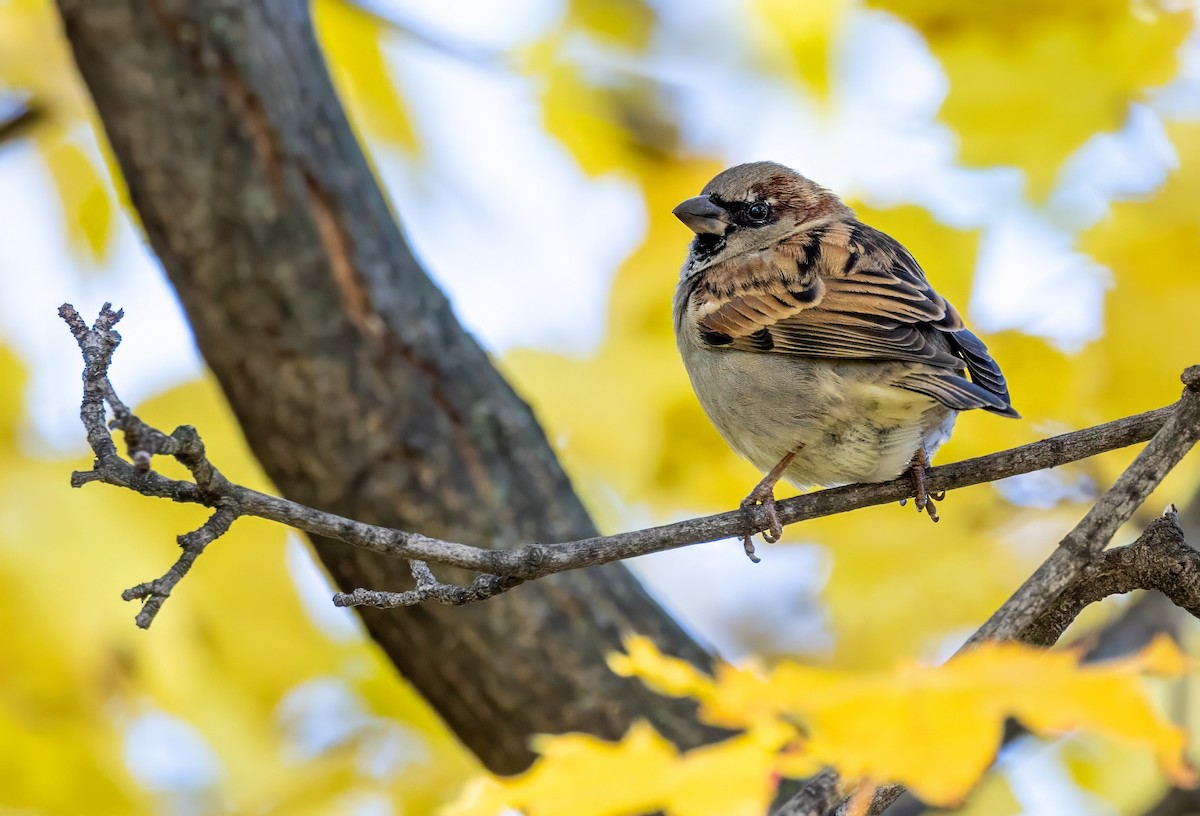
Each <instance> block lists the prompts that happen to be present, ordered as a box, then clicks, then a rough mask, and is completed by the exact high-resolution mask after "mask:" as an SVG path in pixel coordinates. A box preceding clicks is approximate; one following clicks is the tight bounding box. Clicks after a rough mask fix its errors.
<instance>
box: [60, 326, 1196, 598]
mask: <svg viewBox="0 0 1200 816" xmlns="http://www.w3.org/2000/svg"><path fill="white" fill-rule="evenodd" d="M60 314H61V315H62V317H63V319H64V320H65V321H66V322H67V324H68V326H70V328H71V331H72V334H74V336H75V338H76V341H77V342H78V343H79V345H80V349H81V350H82V351H83V356H84V361H85V370H84V402H83V407H82V409H81V412H80V416H81V419H82V420H83V423H84V426H85V428H86V429H87V434H88V442H89V444H90V445H91V447H92V450H93V451H94V452H95V454H96V463H95V466H94V468H93V470H91V471H85V472H79V473H76V474H74V475H73V476H72V484H73V485H74V486H76V487H79V486H82V485H84V484H87V483H90V482H94V481H99V482H104V483H105V484H110V485H115V486H118V487H124V488H127V489H130V490H134V491H136V492H138V493H141V494H142V495H145V496H151V497H157V498H168V499H171V500H173V501H177V502H189V503H195V504H202V505H206V506H209V507H213V508H221V509H222V510H223V512H224V513H225V514H226V515H224V516H222V519H225V518H226V517H228V522H229V523H228V524H223V528H224V529H228V526H229V524H232V522H233V521H234V520H236V518H237V517H239V516H257V517H260V518H265V519H269V520H272V521H276V522H279V523H282V524H287V525H289V526H292V527H295V528H297V529H299V530H303V531H305V532H308V533H312V534H314V535H319V536H324V537H327V538H332V539H336V540H338V541H342V542H344V543H347V544H351V545H353V546H356V547H362V548H364V549H367V550H371V551H373V552H378V553H382V554H385V555H390V556H393V557H397V558H405V559H408V560H410V561H417V562H422V563H423V564H425V565H428V564H441V565H445V566H454V567H462V568H466V569H469V570H473V571H475V572H477V573H480V575H479V576H478V577H477V578H476V579H475V580H474V581H472V582H471V583H469V584H467V585H465V586H455V585H450V584H443V583H440V582H438V581H437V580H436V579H433V578H432V573H428V575H427V577H421V576H419V577H418V580H417V586H416V587H415V588H414V589H412V590H409V591H406V592H380V591H374V590H367V589H359V590H355V591H354V592H349V593H344V594H339V595H338V596H337V597H336V599H335V602H336V603H338V604H339V605H355V604H370V605H379V606H398V605H399V606H405V605H412V604H417V603H424V602H427V601H433V602H438V603H446V604H465V603H473V602H475V601H480V600H484V599H486V598H489V597H492V596H494V595H497V594H500V593H502V592H506V591H508V590H509V589H512V588H513V587H515V586H517V585H519V584H520V583H522V582H524V581H529V580H533V579H536V578H540V577H543V576H546V575H551V574H553V573H558V572H564V571H566V570H573V569H580V568H582V567H588V566H594V565H597V564H604V563H608V562H610V561H616V560H620V559H625V558H631V557H634V556H638V555H645V554H648V553H653V552H661V551H663V550H669V549H675V548H678V547H684V546H688V545H691V544H699V543H703V542H707V541H715V540H718V539H723V538H731V537H735V536H741V535H743V534H745V533H747V532H759V531H761V530H763V529H765V527H766V523H767V522H766V518H765V517H764V516H765V514H764V513H763V512H762V511H761V508H755V509H751V510H734V511H731V512H727V513H719V514H716V515H712V516H705V517H701V518H695V519H688V520H685V521H679V522H675V523H673V524H667V525H662V526H658V527H651V528H648V529H644V530H635V531H632V532H627V533H620V534H617V535H612V536H598V537H594V538H587V539H581V540H578V541H571V542H566V543H561V544H541V543H532V544H527V545H525V546H522V547H517V548H515V549H511V550H491V549H487V548H485V547H476V546H471V545H468V544H462V543H457V542H451V541H443V540H440V539H436V538H430V537H428V536H424V535H421V534H420V533H413V532H407V531H404V530H395V529H389V528H385V527H379V526H376V525H371V524H365V523H362V522H358V521H355V520H353V519H348V518H345V517H343V516H338V515H336V514H333V513H326V512H322V511H319V510H315V509H313V508H311V507H307V506H305V505H302V504H298V503H296V502H292V501H288V500H286V499H281V498H278V497H275V496H270V495H267V494H265V493H260V492H258V491H255V490H250V489H249V488H246V487H243V486H241V485H237V484H234V483H232V482H229V481H228V480H227V479H225V477H224V476H222V475H221V474H220V472H219V471H218V470H217V469H216V468H215V467H214V466H213V465H212V463H211V461H210V460H209V459H208V457H207V455H206V453H205V451H204V445H203V443H202V442H201V440H200V437H199V434H198V433H197V432H196V430H195V429H194V428H192V427H190V426H186V425H185V426H181V427H179V428H176V429H175V430H174V431H173V432H172V433H170V434H165V433H162V432H161V431H159V430H157V429H154V428H152V427H150V426H148V425H146V424H145V423H144V422H142V421H141V420H140V419H138V418H137V416H136V415H134V414H133V413H132V412H131V411H129V409H128V408H127V407H126V406H125V405H124V404H123V403H122V402H121V401H120V399H119V398H118V397H117V395H116V393H115V391H114V389H113V387H112V384H111V382H110V381H109V379H108V366H109V364H110V362H111V359H112V354H113V352H114V351H115V350H116V347H117V344H118V343H119V342H120V335H118V334H117V333H116V332H115V331H112V326H113V325H115V323H116V322H117V320H119V319H120V314H121V313H120V312H113V311H112V310H111V308H110V307H109V306H108V305H107V304H106V306H105V308H104V309H103V310H102V311H101V314H100V317H99V319H98V320H97V321H96V324H95V325H94V326H93V327H91V328H89V327H88V326H87V325H86V324H85V323H84V321H83V319H82V318H80V317H79V315H78V313H77V312H76V311H75V309H74V308H73V307H71V306H70V305H69V304H68V305H64V306H63V307H62V309H60ZM1192 371H1196V372H1197V373H1200V369H1189V372H1192ZM1194 402H1195V400H1191V401H1189V400H1186V399H1185V400H1184V401H1182V402H1181V403H1177V404H1176V405H1174V406H1168V407H1165V408H1160V409H1158V410H1155V411H1149V412H1146V413H1144V414H1138V415H1136V416H1131V417H1126V418H1124V419H1119V420H1116V421H1113V422H1108V423H1105V424H1103V425H1098V426H1096V427H1093V428H1088V429H1085V430H1081V431H1075V432H1073V433H1068V434H1063V435H1061V436H1057V437H1052V438H1050V439H1045V440H1042V441H1040V442H1034V443H1032V444H1029V445H1023V446H1021V447H1018V448H1013V449H1011V450H1007V451H1002V452H999V453H994V454H990V455H988V456H982V457H978V458H976V459H969V460H966V461H963V462H956V463H953V464H949V465H943V466H941V467H936V468H933V469H931V470H930V471H929V476H928V480H927V482H928V488H929V490H930V491H932V492H938V491H943V490H953V489H956V488H960V487H966V486H969V485H974V484H980V483H983V482H989V481H995V480H997V479H1003V478H1007V477H1010V476H1015V475H1019V474H1022V473H1030V472H1032V471H1035V470H1041V469H1044V468H1049V467H1054V466H1057V465H1061V464H1065V463H1068V462H1074V461H1078V460H1080V459H1085V458H1087V457H1089V456H1094V455H1096V454H1098V453H1103V452H1105V451H1109V450H1114V449H1116V448H1121V447H1125V446H1128V445H1132V444H1136V443H1138V442H1143V441H1145V440H1147V439H1150V438H1151V437H1152V436H1153V435H1154V434H1155V433H1156V432H1158V431H1160V429H1162V428H1163V427H1164V426H1169V427H1170V428H1171V429H1172V430H1171V433H1172V434H1174V433H1175V432H1176V430H1177V429H1178V427H1179V426H1180V425H1181V423H1182V424H1184V425H1186V424H1187V423H1188V422H1190V421H1192V420H1191V419H1190V417H1191V416H1192V414H1193V413H1194V412H1195V406H1194V405H1193V403H1194ZM105 403H107V404H108V405H109V407H110V408H111V409H112V411H113V417H114V418H113V421H112V428H114V429H116V430H120V431H122V432H123V433H124V435H125V442H126V450H127V454H128V456H129V458H130V459H131V460H132V462H131V461H127V460H126V459H124V458H122V457H121V456H120V455H118V453H117V449H116V446H115V444H114V443H113V440H112V436H111V433H110V429H109V426H108V425H106V424H105V410H104V404H105ZM1185 408H1186V409H1187V414H1186V416H1184V417H1183V419H1176V415H1177V414H1179V413H1180V412H1181V411H1183V410H1184V409H1185ZM1160 435H1161V434H1160ZM1161 449H1162V446H1161V445H1159V446H1158V447H1155V448H1154V451H1155V453H1154V454H1153V455H1154V460H1155V461H1156V462H1158V466H1157V467H1159V468H1161V467H1168V465H1167V464H1166V460H1165V459H1162V456H1161V455H1160V453H1161ZM1147 450H1150V448H1147ZM156 455H167V456H172V457H174V458H175V459H177V460H178V461H179V462H181V463H182V464H183V465H184V466H185V467H187V468H188V470H189V471H190V472H191V474H192V478H193V480H194V481H183V480H175V479H169V478H167V477H165V476H163V475H161V474H159V473H156V472H154V471H153V470H152V469H150V463H151V461H152V459H153V457H154V456H156ZM1180 455H1182V454H1180ZM1145 456H1146V452H1143V454H1142V456H1140V457H1139V459H1138V461H1142V460H1143V457H1145ZM1160 460H1161V461H1160ZM1156 472H1157V471H1156ZM1163 472H1165V470H1164V471H1163ZM1159 478H1161V476H1160V477H1159ZM1118 487H1120V493H1121V495H1122V496H1126V494H1128V497H1127V498H1126V499H1125V500H1124V502H1123V505H1122V506H1123V507H1124V506H1125V505H1128V504H1130V503H1131V502H1132V501H1134V498H1135V497H1136V491H1135V492H1134V493H1130V492H1129V490H1128V489H1127V488H1126V486H1125V483H1123V482H1119V483H1118V485H1117V486H1114V490H1117V488H1118ZM1143 487H1144V485H1143ZM1139 489H1140V488H1139ZM912 490H913V488H912V482H911V480H910V479H908V478H907V477H902V478H899V479H895V480H893V481H890V482H883V483H878V484H861V485H849V486H846V487H840V488H834V489H831V490H823V491H819V492H816V493H810V494H807V495H804V496H797V497H794V498H791V499H786V500H784V501H781V502H779V504H778V513H779V517H780V519H781V520H782V521H783V523H784V524H795V523H796V522H799V521H804V520H807V519H813V518H819V517H822V516H828V515H833V514H836V513H843V512H846V511H849V510H855V509H858V508H861V507H869V506H872V505H877V504H886V503H890V502H895V501H899V500H900V499H904V498H910V497H912ZM1111 492H1112V491H1110V493H1111ZM1128 512H1132V508H1129V510H1128ZM1089 517H1090V516H1089ZM214 518H216V517H215V516H214ZM211 521H212V520H211V519H210V522H211ZM204 529H205V528H201V530H204ZM1114 529H1115V528H1114ZM201 530H198V531H196V533H193V534H192V535H197V534H199V533H200V532H201ZM222 531H223V530H222ZM1109 536H1111V531H1110V532H1109ZM213 537H214V538H215V536H213ZM209 541H211V538H208V539H207V540H206V541H205V542H204V544H205V545H207V543H208V542H209ZM202 549H203V547H200V548H199V550H197V551H196V552H195V555H198V554H199V551H200V550H202ZM185 557H186V552H185ZM1071 557H1074V556H1071ZM180 560H181V562H183V561H184V560H185V559H184V558H181V559H180ZM191 561H194V556H191V560H189V561H188V562H187V565H188V566H189V567H190V564H191ZM179 566H180V565H179V564H177V565H176V567H175V568H173V571H177V568H178V567H179ZM422 569H423V570H428V567H427V566H425V567H421V568H418V570H422ZM173 574H174V572H169V573H168V574H167V575H164V576H163V577H162V578H160V579H157V580H158V582H159V583H157V584H156V583H155V582H154V581H152V582H148V584H145V585H142V586H143V587H145V586H152V587H157V589H158V590H162V589H164V588H167V589H169V588H172V587H174V585H175V583H177V581H178V578H175V579H174V580H173V581H169V582H168V579H169V578H170V577H171V576H172V575H173ZM424 575H425V573H422V576H424ZM179 577H181V576H179ZM135 589H140V588H135ZM130 592H131V593H133V596H134V597H142V596H141V595H138V594H137V593H135V592H134V590H130ZM149 597H151V598H159V597H165V596H164V595H161V593H159V592H152V593H150V594H149ZM158 604H159V605H161V600H160V601H158ZM151 618H152V616H151Z"/></svg>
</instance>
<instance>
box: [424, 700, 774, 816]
mask: <svg viewBox="0 0 1200 816" xmlns="http://www.w3.org/2000/svg"><path fill="white" fill-rule="evenodd" d="M795 736H796V734H795V731H794V730H793V729H792V728H790V727H789V726H787V725H783V724H778V723H777V724H773V725H770V726H767V727H763V728H757V729H753V730H750V731H747V732H746V733H744V734H741V735H739V736H737V737H733V738H731V739H728V740H724V741H722V742H719V743H716V744H714V745H709V746H705V747H703V748H698V749H696V750H694V751H689V752H687V753H685V754H680V753H679V752H678V751H677V750H676V749H675V746H673V745H672V744H671V743H670V742H668V741H667V740H666V739H665V738H663V737H662V736H661V735H660V734H659V733H658V732H657V731H655V730H654V728H653V727H651V726H650V725H647V724H646V723H644V722H638V723H635V724H634V725H633V726H632V727H631V728H630V729H629V731H628V732H627V733H626V734H625V737H624V738H623V739H622V740H621V741H620V742H616V743H611V742H605V741H604V740H600V739H597V738H595V737H592V736H589V735H586V734H566V735H563V736H542V737H538V738H537V739H536V740H535V742H534V749H535V750H536V751H537V752H538V753H539V754H540V758H539V759H538V760H537V762H535V763H534V765H533V767H532V768H531V769H530V770H529V771H527V772H526V773H524V774H521V775H520V776H516V777H512V778H510V779H501V780H482V781H476V782H475V783H473V784H472V785H470V786H468V787H467V789H466V790H465V791H464V793H463V795H462V796H461V797H460V798H459V800H458V801H457V802H455V803H454V804H452V805H451V806H449V807H448V808H446V809H444V810H442V811H441V816H496V815H497V814H500V813H503V812H505V811H506V809H509V808H519V809H520V810H521V812H522V813H525V814H528V816H637V814H642V813H649V812H652V811H656V810H663V811H665V812H666V813H667V814H670V816H708V815H709V814H720V816H759V815H760V814H762V813H764V812H765V811H766V808H767V805H768V804H769V803H770V801H771V798H772V795H773V793H774V790H775V784H776V783H775V779H776V765H777V760H776V755H777V753H778V752H779V750H780V749H781V748H782V747H783V746H784V745H786V744H788V743H789V742H791V741H792V740H794V739H795Z"/></svg>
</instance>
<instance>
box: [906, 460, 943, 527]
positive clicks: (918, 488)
mask: <svg viewBox="0 0 1200 816" xmlns="http://www.w3.org/2000/svg"><path fill="white" fill-rule="evenodd" d="M927 470H929V456H928V455H927V454H926V453H925V448H923V447H922V448H917V452H916V453H914V454H913V458H912V462H911V463H909V466H908V472H909V475H910V476H912V481H913V490H914V491H915V497H916V498H915V502H916V505H917V512H918V513H919V512H921V511H922V510H924V511H925V512H926V513H928V514H929V517H930V518H931V519H933V520H934V521H940V519H939V517H938V514H937V505H936V504H934V500H937V501H941V500H942V499H944V498H946V491H944V490H939V491H937V492H935V493H930V492H929V489H928V488H927V487H926V482H925V479H926V471H927ZM900 504H904V502H900Z"/></svg>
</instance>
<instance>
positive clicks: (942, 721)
mask: <svg viewBox="0 0 1200 816" xmlns="http://www.w3.org/2000/svg"><path fill="white" fill-rule="evenodd" d="M635 645H636V646H637V651H638V654H637V656H636V657H635V658H631V659H630V660H629V661H628V662H627V663H625V664H622V665H623V668H624V669H626V670H627V671H628V672H629V673H632V674H634V675H636V676H644V677H647V678H649V681H650V684H651V687H652V688H660V687H661V685H662V684H663V677H664V676H666V677H673V676H674V675H675V673H677V672H678V670H679V667H678V666H677V665H676V662H677V661H674V660H673V659H671V658H666V657H664V656H662V655H661V654H660V653H658V652H657V650H656V649H654V647H653V645H652V644H650V643H649V641H638V642H636V644H635ZM1078 661H1079V656H1078V655H1077V654H1075V653H1073V652H1046V651H1043V650H1040V649H1034V648H1031V647H1028V646H1024V645H1021V644H1016V643H985V644H983V645H981V646H980V647H979V648H977V649H975V650H974V651H971V652H969V653H967V654H965V655H963V656H961V657H958V658H956V659H954V660H952V661H951V662H950V663H948V664H946V665H945V666H927V665H920V664H905V665H902V666H900V667H899V668H898V669H896V670H894V671H891V672H870V673H854V672H844V671H843V672H836V671H830V670H824V669H813V668H810V667H806V666H801V665H797V664H795V663H790V662H781V663H780V664H779V665H778V666H776V667H775V668H774V669H772V670H771V671H769V672H767V671H763V670H761V669H754V668H741V669H730V668H728V667H723V668H721V669H720V670H719V671H718V672H717V675H716V678H715V681H714V683H713V684H712V685H708V684H702V683H698V682H695V681H694V680H693V681H691V682H692V684H693V685H694V686H695V687H697V688H699V689H701V692H702V696H700V697H699V699H700V701H701V714H702V716H703V717H704V718H705V719H706V720H708V721H709V722H713V723H716V724H719V725H722V726H725V727H731V728H737V727H742V728H747V729H750V730H751V731H755V732H761V731H762V730H763V729H764V728H765V727H766V726H765V724H766V723H768V722H770V721H771V719H772V718H773V719H774V720H775V721H776V722H777V723H779V724H785V723H793V722H794V723H799V724H800V725H801V726H802V727H803V730H804V732H805V735H806V740H805V742H804V744H803V748H802V750H797V749H796V747H795V745H793V744H791V743H790V741H788V740H786V739H785V740H779V741H778V742H776V743H774V744H777V745H778V746H779V747H780V748H783V747H788V748H789V751H788V753H787V755H786V756H785V757H784V758H782V760H781V763H780V765H779V766H778V767H779V769H780V770H781V771H785V772H795V771H797V770H800V769H802V768H803V769H807V768H809V767H811V766H812V765H813V764H814V763H818V764H827V765H831V766H833V767H835V768H837V769H838V770H839V772H840V773H841V774H842V775H843V776H844V777H846V778H848V779H852V780H858V779H866V780H877V781H885V780H886V781H894V782H900V783H902V784H904V785H907V786H908V787H910V788H912V789H913V791H914V793H916V794H917V795H918V796H920V797H921V798H922V799H924V800H925V801H927V802H929V803H931V804H936V805H941V806H947V805H951V804H954V803H956V802H958V801H960V800H961V799H962V797H964V796H965V795H966V794H967V792H968V791H969V790H970V789H971V787H972V786H973V785H974V784H975V782H976V781H977V780H978V779H979V778H980V776H982V774H983V773H984V772H985V771H986V770H987V768H988V766H989V765H991V763H992V761H993V759H994V758H995V755H996V751H997V750H998V748H999V746H1000V740H1001V736H1002V733H1003V728H1004V721H1005V720H1006V719H1007V718H1009V717H1015V718H1017V719H1019V720H1020V721H1021V722H1023V723H1024V724H1025V725H1027V726H1028V727H1029V728H1030V729H1031V730H1032V731H1034V732H1035V733H1038V734H1042V735H1058V734H1063V733H1067V732H1069V731H1073V730H1076V729H1083V730H1086V731H1088V732H1091V733H1097V734H1102V735H1105V736H1108V737H1112V738H1117V739H1122V740H1126V741H1129V742H1132V743H1138V744H1142V745H1148V746H1150V747H1151V748H1153V750H1154V752H1155V756H1156V757H1157V759H1158V762H1159V767H1160V768H1161V769H1162V770H1163V771H1164V772H1165V773H1166V774H1167V776H1168V778H1169V779H1171V780H1172V781H1173V782H1174V783H1175V784H1180V785H1187V784H1193V783H1194V782H1195V776H1194V773H1193V771H1192V769H1191V768H1190V767H1189V766H1188V765H1187V763H1186V761H1185V759H1184V749H1185V747H1186V740H1185V735H1184V732H1183V731H1182V729H1180V728H1178V727H1176V726H1174V725H1172V724H1170V723H1168V722H1166V721H1164V720H1163V719H1162V718H1161V717H1160V716H1159V715H1158V714H1157V713H1156V712H1155V710H1154V708H1153V707H1152V706H1151V705H1150V703H1149V701H1148V700H1147V698H1146V695H1145V692H1144V690H1143V688H1142V686H1141V677H1142V676H1143V675H1145V674H1148V673H1154V674H1167V675H1177V674H1179V673H1180V672H1182V671H1183V670H1184V668H1185V667H1186V662H1185V660H1184V659H1183V657H1182V655H1181V654H1180V653H1179V651H1178V649H1177V647H1175V646H1174V645H1173V644H1172V643H1171V642H1169V641H1168V640H1166V639H1159V640H1156V641H1155V642H1153V643H1152V644H1150V645H1149V646H1148V647H1146V649H1145V650H1143V651H1142V652H1140V653H1138V654H1137V655H1134V656H1132V657H1129V658H1125V659H1123V660H1117V661H1112V662H1109V663H1106V664H1097V665H1091V666H1080V665H1079V662H1078Z"/></svg>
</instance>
